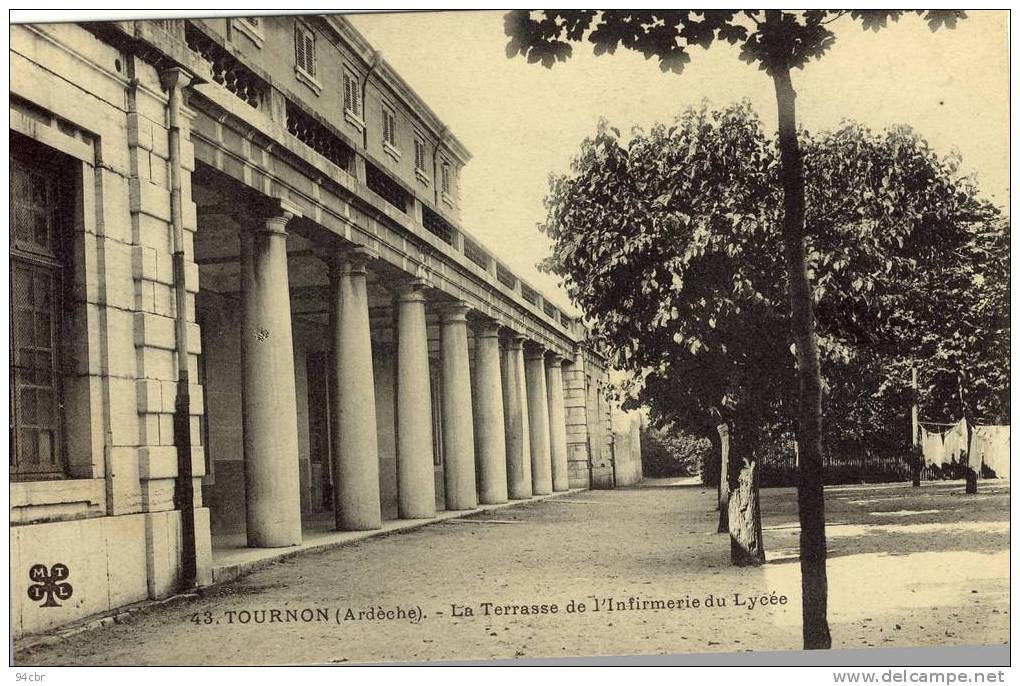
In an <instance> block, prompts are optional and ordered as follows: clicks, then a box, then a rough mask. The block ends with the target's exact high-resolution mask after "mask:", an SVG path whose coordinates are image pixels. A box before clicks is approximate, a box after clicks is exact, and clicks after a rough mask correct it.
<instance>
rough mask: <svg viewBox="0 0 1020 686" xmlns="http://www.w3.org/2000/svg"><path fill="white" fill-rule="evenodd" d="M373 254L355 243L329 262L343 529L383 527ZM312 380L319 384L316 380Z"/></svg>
mask: <svg viewBox="0 0 1020 686" xmlns="http://www.w3.org/2000/svg"><path fill="white" fill-rule="evenodd" d="M373 256H374V255H373V254H372V253H371V251H369V250H367V249H364V248H354V249H351V250H346V251H344V252H343V253H341V254H340V255H337V256H335V258H334V259H333V261H332V264H331V265H330V267H331V269H330V308H329V328H330V341H331V343H332V351H331V352H332V358H331V362H332V367H333V378H332V386H331V387H330V405H329V411H330V434H331V436H330V438H331V444H332V447H333V455H332V460H331V461H332V470H333V509H334V512H335V514H336V528H337V529H339V530H341V531H367V530H370V529H379V528H381V527H382V507H381V504H380V501H379V446H378V443H377V438H376V423H375V383H374V381H373V377H372V339H371V335H370V332H369V324H368V283H367V275H366V272H365V264H366V263H367V262H368V260H369V259H371V258H372V257H373ZM310 382H311V383H315V381H314V380H310Z"/></svg>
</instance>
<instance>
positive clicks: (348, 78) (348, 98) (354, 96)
mask: <svg viewBox="0 0 1020 686" xmlns="http://www.w3.org/2000/svg"><path fill="white" fill-rule="evenodd" d="M344 110H345V111H347V112H349V113H351V114H352V115H354V116H355V117H357V118H358V119H361V92H360V90H359V89H358V80H357V79H356V78H354V74H352V73H351V72H349V71H347V70H344Z"/></svg>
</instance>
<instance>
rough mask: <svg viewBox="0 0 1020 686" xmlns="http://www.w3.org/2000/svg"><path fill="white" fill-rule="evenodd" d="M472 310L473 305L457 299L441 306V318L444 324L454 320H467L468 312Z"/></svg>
mask: <svg viewBox="0 0 1020 686" xmlns="http://www.w3.org/2000/svg"><path fill="white" fill-rule="evenodd" d="M470 311H471V306H470V305H468V304H467V303H466V302H464V301H463V300H456V301H454V302H450V303H444V304H443V305H441V306H440V310H439V319H440V321H441V322H443V323H444V324H449V323H454V322H466V321H467V313H468V312H470Z"/></svg>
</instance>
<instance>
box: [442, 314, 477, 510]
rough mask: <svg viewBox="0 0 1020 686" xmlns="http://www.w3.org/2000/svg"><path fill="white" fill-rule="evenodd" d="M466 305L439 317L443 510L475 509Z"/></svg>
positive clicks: (475, 491)
mask: <svg viewBox="0 0 1020 686" xmlns="http://www.w3.org/2000/svg"><path fill="white" fill-rule="evenodd" d="M468 309H470V308H469V307H468V306H467V304H466V303H456V304H453V305H448V306H447V307H446V309H444V310H443V313H442V314H441V316H440V334H439V345H440V354H441V356H442V357H441V359H442V374H443V385H442V389H443V404H442V407H443V410H442V411H443V417H442V422H443V448H444V450H443V460H444V470H443V476H444V477H445V483H446V509H447V510H473V509H475V508H476V507H478V492H477V490H476V489H477V484H476V483H475V431H474V426H473V419H472V411H471V376H470V371H469V369H470V361H469V358H468V338H467V316H466V315H467V311H468Z"/></svg>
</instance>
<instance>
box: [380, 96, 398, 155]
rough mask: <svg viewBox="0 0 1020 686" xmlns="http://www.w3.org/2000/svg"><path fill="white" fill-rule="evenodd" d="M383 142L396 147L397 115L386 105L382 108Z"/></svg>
mask: <svg viewBox="0 0 1020 686" xmlns="http://www.w3.org/2000/svg"><path fill="white" fill-rule="evenodd" d="M382 118H383V142H384V143H388V144H389V145H392V146H393V147H397V116H396V115H395V114H394V113H393V110H391V109H390V108H389V107H387V106H386V105H383V108H382Z"/></svg>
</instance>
